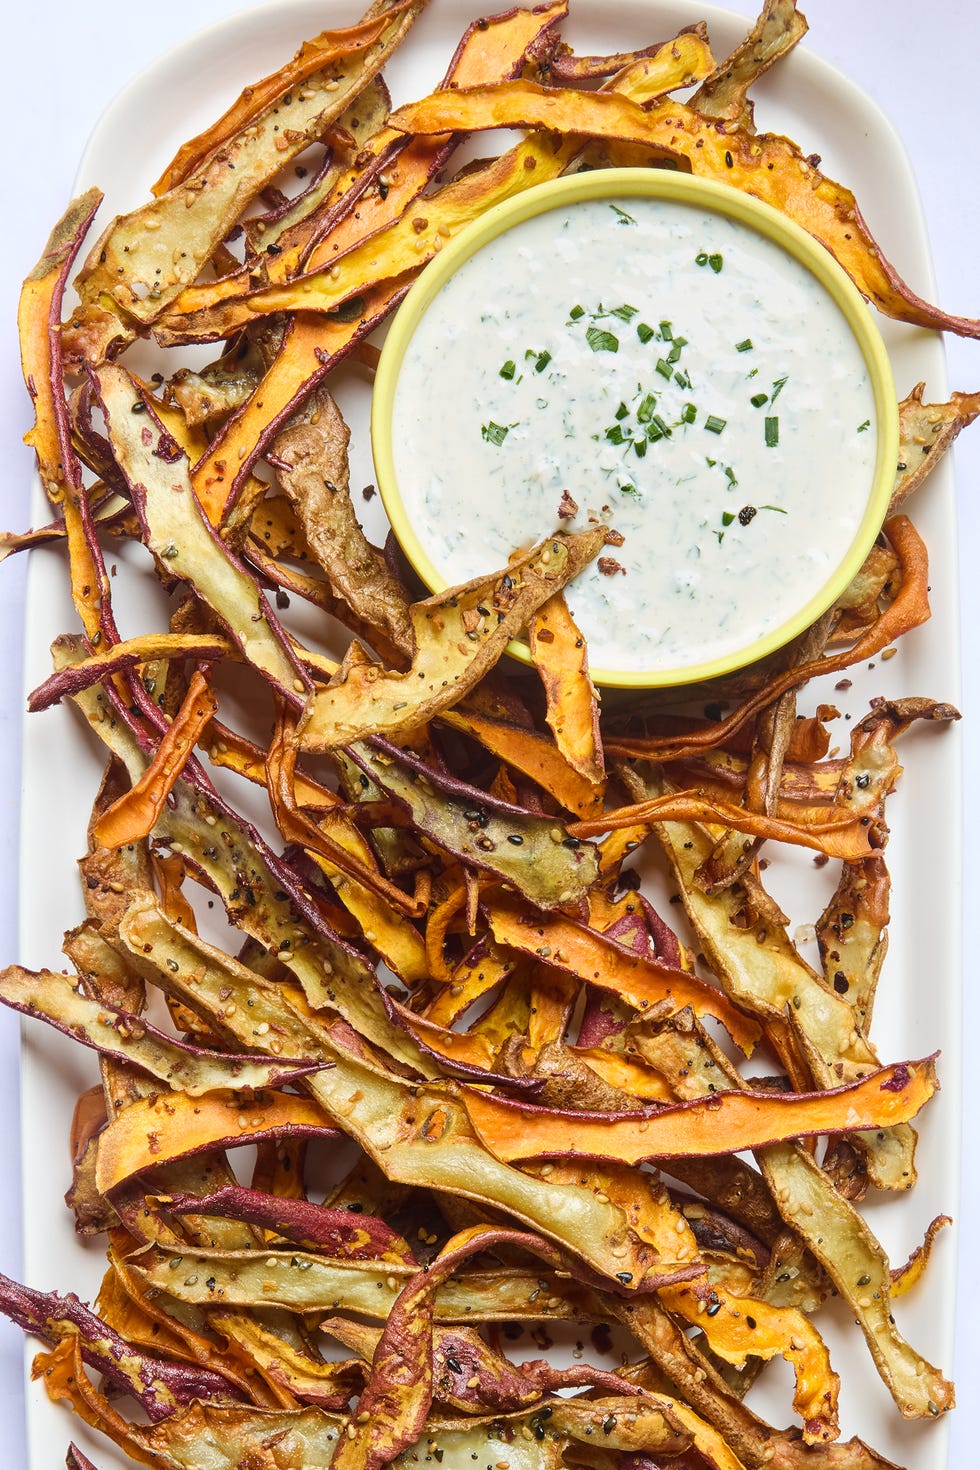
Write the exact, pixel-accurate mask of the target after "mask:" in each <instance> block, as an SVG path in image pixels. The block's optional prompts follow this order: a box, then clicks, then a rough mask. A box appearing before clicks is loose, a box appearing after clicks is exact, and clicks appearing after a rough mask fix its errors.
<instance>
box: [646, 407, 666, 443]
mask: <svg viewBox="0 0 980 1470" xmlns="http://www.w3.org/2000/svg"><path fill="white" fill-rule="evenodd" d="M650 425H651V428H654V429H659V430H660V432H661V434H662V435H663V436H664V437H665V438H667V439H669V438H670V425H669V424H667V423H665V422H664V420H663V419H662V418H661V417H660V415H659V413H655V414H654V416H653V418H652V419H651V420H650ZM647 432H648V433H649V430H648V431H647Z"/></svg>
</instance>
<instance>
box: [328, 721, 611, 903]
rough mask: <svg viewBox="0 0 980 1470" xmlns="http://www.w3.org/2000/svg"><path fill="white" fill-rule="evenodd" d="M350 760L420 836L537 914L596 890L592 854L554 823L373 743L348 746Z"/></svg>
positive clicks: (588, 847)
mask: <svg viewBox="0 0 980 1470" xmlns="http://www.w3.org/2000/svg"><path fill="white" fill-rule="evenodd" d="M348 753H349V754H350V755H351V756H352V757H353V759H354V760H355V761H356V762H357V764H358V765H359V766H360V767H361V768H362V770H364V771H365V773H366V774H367V775H368V776H369V777H370V778H371V779H372V780H373V781H375V782H376V783H377V785H378V786H379V787H380V788H381V790H382V791H385V792H386V793H387V794H388V795H389V796H391V797H393V798H394V799H395V801H397V802H398V803H399V804H403V805H404V806H405V807H406V808H407V810H408V811H409V813H410V815H411V819H412V823H413V825H414V827H415V828H416V830H417V831H419V832H422V833H424V834H425V836H426V837H429V838H431V839H432V840H433V841H434V842H438V843H439V844H440V845H441V846H442V847H444V848H445V849H446V851H447V852H451V853H452V854H453V855H454V857H457V858H459V859H460V860H461V861H462V862H463V863H465V864H467V865H469V866H471V867H474V868H477V869H482V870H485V871H487V872H489V873H492V874H494V875H495V876H496V877H499V878H502V879H504V880H505V881H507V882H508V883H510V884H512V885H513V886H514V887H515V888H517V890H518V891H519V892H520V893H522V894H524V896H525V897H526V898H528V899H529V900H530V901H531V903H533V904H536V905H537V906H538V907H540V908H545V909H553V908H557V907H558V906H559V905H561V904H570V903H574V902H575V901H576V900H579V899H581V898H584V896H585V894H586V893H587V892H588V890H589V888H591V886H592V884H593V883H594V882H595V880H596V877H597V875H598V868H597V863H596V855H595V849H594V848H593V847H592V846H591V845H587V844H580V843H579V842H578V841H577V840H576V839H575V838H568V837H566V835H565V830H564V828H563V827H561V826H560V825H559V824H557V823H556V822H555V821H554V819H553V818H551V817H544V816H541V817H539V816H535V815H533V814H529V813H528V812H526V811H524V810H523V808H521V807H515V806H511V805H510V804H509V803H506V802H502V801H498V800H495V799H494V798H492V797H490V796H488V795H487V794H486V793H485V792H483V791H481V790H479V789H478V788H475V787H472V786H468V785H466V784H465V783H464V782H461V781H457V780H455V779H454V778H451V777H447V776H446V775H445V774H444V773H441V772H439V771H438V770H436V769H435V768H434V767H432V766H429V765H426V763H425V762H424V761H420V760H418V759H417V758H415V757H413V756H412V755H411V754H410V753H409V752H407V751H402V750H399V749H398V747H397V746H394V745H391V744H390V742H388V741H382V740H379V739H377V737H375V739H374V740H371V741H359V742H358V743H357V744H356V745H351V746H349V747H348Z"/></svg>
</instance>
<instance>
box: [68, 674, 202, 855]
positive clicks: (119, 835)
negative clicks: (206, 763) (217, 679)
mask: <svg viewBox="0 0 980 1470" xmlns="http://www.w3.org/2000/svg"><path fill="white" fill-rule="evenodd" d="M217 713H218V701H217V699H216V698H215V696H214V695H213V694H212V693H211V690H210V689H209V688H208V682H207V680H206V678H205V677H204V675H203V674H202V673H200V672H199V671H195V672H194V673H193V674H192V675H191V679H190V683H189V685H188V688H187V693H186V694H185V696H184V699H183V701H182V703H181V706H180V709H179V710H178V711H177V713H176V715H175V716H174V719H173V722H172V724H171V726H170V728H169V730H168V731H167V733H166V734H165V735H164V737H163V739H162V740H161V741H160V745H159V747H158V749H157V753H156V755H155V756H154V757H153V760H152V761H151V762H150V764H149V765H148V766H147V768H146V770H145V771H144V772H143V775H142V776H141V777H140V778H139V780H138V781H137V782H136V783H135V785H133V786H131V787H130V789H129V791H127V792H126V793H125V794H124V795H122V796H120V797H119V798H118V800H117V801H115V802H114V803H113V804H112V806H111V807H109V808H108V809H107V810H106V811H104V812H103V813H102V815H101V816H100V817H99V820H98V821H97V822H96V824H95V826H94V828H93V829H92V830H93V836H94V837H95V839H96V841H97V842H98V843H100V844H101V846H102V847H123V846H124V845H125V844H126V843H129V842H138V841H140V839H141V838H144V837H148V836H149V835H150V833H151V832H152V831H153V828H154V826H155V825H156V822H157V819H158V818H159V816H160V812H161V811H162V810H163V805H164V802H165V801H166V799H167V797H168V796H169V795H170V792H171V791H172V790H173V787H174V782H175V781H176V780H177V779H178V778H179V776H180V773H181V771H182V770H183V769H184V766H185V765H186V764H187V761H188V760H189V758H190V756H191V755H192V753H193V751H194V747H195V745H196V744H197V742H198V740H199V739H200V737H201V734H202V732H203V730H204V728H205V727H206V725H207V724H208V721H209V720H211V719H212V718H213V717H214V716H215V715H216V714H217Z"/></svg>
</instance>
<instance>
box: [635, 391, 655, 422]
mask: <svg viewBox="0 0 980 1470" xmlns="http://www.w3.org/2000/svg"><path fill="white" fill-rule="evenodd" d="M656 406H657V400H656V398H655V397H654V396H653V394H652V393H648V394H647V396H646V397H645V398H644V400H643V402H642V403H641V404H640V406H639V408H638V409H637V410H636V417H637V418H638V420H639V421H640V423H641V424H648V423H649V422H650V420H651V419H652V418H653V410H654V409H655V408H656Z"/></svg>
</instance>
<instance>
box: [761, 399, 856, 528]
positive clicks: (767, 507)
mask: <svg viewBox="0 0 980 1470" xmlns="http://www.w3.org/2000/svg"><path fill="white" fill-rule="evenodd" d="M870 428H871V420H870V419H865V421H864V423H863V424H858V433H859V434H863V433H864V431H865V429H870ZM762 509H763V510H768V509H769V506H768V505H764V506H763V507H762Z"/></svg>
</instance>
